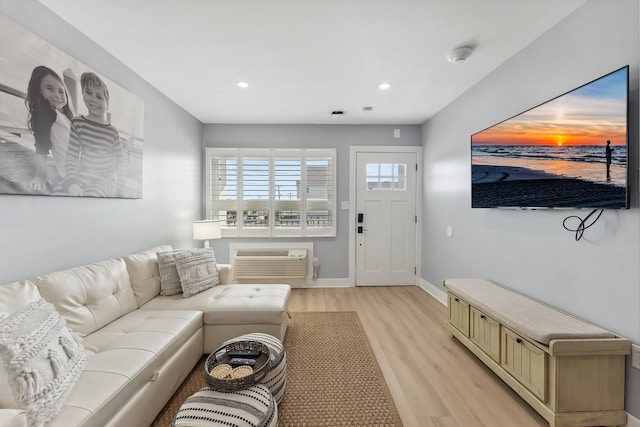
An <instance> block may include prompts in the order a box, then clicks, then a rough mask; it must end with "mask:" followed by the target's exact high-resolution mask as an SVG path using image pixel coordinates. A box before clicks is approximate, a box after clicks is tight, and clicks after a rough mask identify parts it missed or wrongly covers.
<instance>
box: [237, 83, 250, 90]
mask: <svg viewBox="0 0 640 427" xmlns="http://www.w3.org/2000/svg"><path fill="white" fill-rule="evenodd" d="M238 87H241V88H242V89H246V88H248V87H249V83H247V82H238Z"/></svg>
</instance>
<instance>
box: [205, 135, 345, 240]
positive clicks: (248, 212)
mask: <svg viewBox="0 0 640 427" xmlns="http://www.w3.org/2000/svg"><path fill="white" fill-rule="evenodd" d="M206 159H207V161H206V168H205V174H206V178H205V204H206V212H207V218H209V219H217V220H220V221H222V226H223V237H225V236H226V237H255V236H263V237H264V236H292V237H293V236H335V229H336V224H335V206H336V201H335V189H336V179H335V178H336V169H335V162H336V151H335V150H332V149H329V150H295V149H230V148H207V149H206Z"/></svg>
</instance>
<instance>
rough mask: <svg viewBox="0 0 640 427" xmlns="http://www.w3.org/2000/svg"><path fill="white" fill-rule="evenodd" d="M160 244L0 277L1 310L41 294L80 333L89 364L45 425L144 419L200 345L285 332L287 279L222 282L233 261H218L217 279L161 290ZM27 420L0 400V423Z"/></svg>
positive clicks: (209, 347) (140, 422) (203, 350)
mask: <svg viewBox="0 0 640 427" xmlns="http://www.w3.org/2000/svg"><path fill="white" fill-rule="evenodd" d="M167 250H171V247H170V246H162V247H158V248H153V249H150V250H147V251H144V252H140V253H136V254H132V255H128V256H125V257H122V258H116V259H110V260H105V261H101V262H98V263H94V264H89V265H84V266H80V267H76V268H72V269H69V270H64V271H59V272H55V273H50V274H46V275H43V276H38V277H36V278H33V279H29V280H21V281H18V282H14V283H11V284H8V285H4V286H0V304H3V307H4V310H5V311H6V310H8V311H9V312H12V311H13V312H16V311H18V310H20V309H22V308H23V307H25V306H27V305H28V304H29V303H31V302H33V301H35V300H37V299H39V298H43V299H44V300H46V301H47V302H49V303H51V304H53V305H54V307H55V309H56V311H57V312H58V313H59V314H60V316H61V317H62V318H64V320H65V321H66V324H67V326H68V327H69V328H71V330H73V331H74V332H76V333H77V334H78V335H80V336H81V337H82V346H83V349H84V352H85V354H86V357H87V364H86V367H85V368H84V369H83V370H82V372H81V374H80V377H79V379H78V381H77V382H76V383H75V385H74V386H73V389H72V390H71V392H70V394H69V395H68V397H67V398H66V400H65V403H64V406H63V407H62V409H61V410H60V412H59V413H58V414H57V415H56V416H55V418H53V420H52V421H51V422H49V423H47V424H46V425H47V427H63V426H64V427H70V426H91V427H94V426H118V427H126V426H131V427H140V426H147V425H149V424H150V423H151V422H152V421H153V419H154V418H155V416H156V415H157V414H158V413H159V412H160V410H161V409H162V408H163V406H164V405H165V404H166V402H167V401H168V400H169V398H170V397H171V396H172V395H173V393H174V392H175V390H176V389H177V388H178V386H179V385H180V384H181V383H182V381H183V380H184V378H185V377H186V376H187V375H188V374H189V372H190V371H191V369H192V368H193V367H194V366H195V365H196V363H197V362H198V360H199V359H200V358H201V357H202V355H203V354H208V353H210V352H211V351H213V350H216V349H217V348H219V347H220V345H221V344H222V343H223V342H224V341H226V340H228V339H230V338H233V337H235V336H238V335H242V334H246V333H252V332H260V333H267V334H270V335H273V336H275V337H278V338H279V339H281V340H283V339H284V334H285V332H286V328H287V321H288V313H287V303H288V297H289V292H290V287H289V285H273V284H266V285H244V284H229V278H230V273H229V270H230V266H228V265H218V272H219V277H220V284H219V285H217V286H215V287H213V288H211V289H207V290H205V291H203V292H201V293H198V294H197V295H194V296H191V297H189V298H183V296H182V295H173V296H161V295H160V279H159V270H158V261H157V257H156V253H157V252H161V251H167ZM7 307H8V308H7ZM4 368H5V367H4V366H0V386H1V385H2V382H1V381H2V377H3V376H5V377H6V376H7V373H6V371H5V372H4V373H3V370H4ZM4 391H5V393H6V390H4ZM0 394H1V391H0ZM0 397H2V396H1V395H0ZM5 397H6V396H5ZM5 400H6V399H5ZM1 401H2V400H1V399H0V402H1ZM27 425H28V423H27V417H26V415H25V411H24V410H22V409H17V408H16V407H13V408H12V407H7V405H6V404H4V405H2V406H0V426H1V427H16V426H27Z"/></svg>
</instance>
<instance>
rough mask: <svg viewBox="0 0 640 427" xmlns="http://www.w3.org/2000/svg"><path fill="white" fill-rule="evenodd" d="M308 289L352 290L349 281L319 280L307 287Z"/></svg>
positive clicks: (336, 279) (335, 279)
mask: <svg viewBox="0 0 640 427" xmlns="http://www.w3.org/2000/svg"><path fill="white" fill-rule="evenodd" d="M305 287H306V288H350V287H351V284H350V283H349V279H348V278H346V279H340V278H334V279H317V280H316V281H315V282H311V284H309V285H307V286H305Z"/></svg>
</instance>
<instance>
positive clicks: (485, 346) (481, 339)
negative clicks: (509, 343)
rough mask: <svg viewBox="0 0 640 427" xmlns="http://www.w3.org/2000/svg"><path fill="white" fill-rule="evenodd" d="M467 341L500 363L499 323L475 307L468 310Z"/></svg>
mask: <svg viewBox="0 0 640 427" xmlns="http://www.w3.org/2000/svg"><path fill="white" fill-rule="evenodd" d="M470 316H471V319H470V320H471V324H470V327H469V339H471V341H473V342H474V343H475V344H476V345H477V346H478V347H480V348H481V349H482V350H484V352H485V353H487V354H488V355H489V356H491V358H492V359H493V360H495V361H496V362H500V323H498V322H497V321H496V320H495V319H493V318H491V317H489V316H487V315H486V314H484V313H483V312H481V311H480V310H478V309H477V308H475V307H473V306H472V307H471V308H470Z"/></svg>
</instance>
